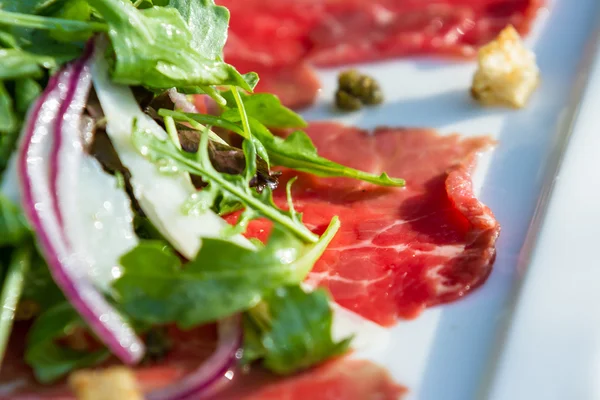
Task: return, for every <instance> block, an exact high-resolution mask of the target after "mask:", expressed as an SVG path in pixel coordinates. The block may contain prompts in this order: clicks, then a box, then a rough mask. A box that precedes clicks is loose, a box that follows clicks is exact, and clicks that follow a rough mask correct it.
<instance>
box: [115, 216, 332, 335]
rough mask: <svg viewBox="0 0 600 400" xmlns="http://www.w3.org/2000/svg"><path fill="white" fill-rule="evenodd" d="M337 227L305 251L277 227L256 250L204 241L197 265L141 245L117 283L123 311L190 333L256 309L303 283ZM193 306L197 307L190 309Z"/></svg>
mask: <svg viewBox="0 0 600 400" xmlns="http://www.w3.org/2000/svg"><path fill="white" fill-rule="evenodd" d="M338 228H339V221H337V219H335V220H333V221H332V224H331V225H330V227H329V229H328V230H327V232H326V233H325V234H324V235H323V237H322V238H321V239H320V241H319V242H317V243H316V244H314V245H312V246H304V245H303V243H302V242H301V241H299V240H298V239H297V238H295V237H294V236H293V235H290V234H289V233H287V232H286V231H285V230H284V229H282V228H281V227H280V226H278V225H275V228H274V230H273V233H272V234H271V237H270V239H269V242H268V243H267V245H266V246H264V247H262V248H260V249H259V250H257V251H254V250H250V249H247V248H243V247H240V246H238V245H236V244H234V243H232V242H230V241H227V240H221V239H209V238H204V239H203V242H202V247H201V248H200V252H199V253H198V255H197V257H196V259H195V260H193V261H191V262H189V263H187V264H186V265H185V266H183V267H182V265H181V261H180V259H179V258H178V257H177V256H176V255H175V254H173V252H172V251H171V250H170V249H169V248H168V247H166V246H165V245H164V244H162V243H160V242H142V243H141V244H140V245H139V246H138V247H137V248H135V249H133V250H132V251H131V252H130V253H128V254H126V255H125V256H123V258H122V259H121V265H122V267H123V275H122V276H121V277H120V278H119V279H117V280H116V281H115V282H114V283H113V287H114V289H115V291H116V292H117V294H118V296H117V298H118V301H119V303H120V305H121V307H122V308H123V309H124V310H125V311H126V312H127V313H128V314H129V315H130V316H132V317H133V318H134V319H135V320H138V321H140V322H145V323H151V324H163V323H171V322H175V323H177V324H178V325H180V326H182V327H184V328H189V327H192V326H195V325H198V324H202V323H206V322H211V321H216V320H219V319H221V318H224V317H227V316H230V315H232V314H234V313H236V312H239V311H243V310H246V309H248V308H250V307H253V306H255V305H256V304H257V303H258V302H259V301H260V300H261V299H262V297H263V296H265V294H267V293H268V292H270V291H272V290H274V289H275V288H277V287H279V286H281V285H284V284H293V283H298V282H300V281H302V280H303V279H304V277H305V276H306V274H308V272H309V271H310V269H311V268H312V266H313V264H314V262H315V261H316V259H317V258H318V257H319V256H320V255H321V254H322V253H323V251H324V250H325V248H326V247H327V245H328V244H329V243H330V241H331V239H332V238H333V236H334V235H335V233H336V231H337V229H338ZM190 304H194V305H195V306H194V307H190Z"/></svg>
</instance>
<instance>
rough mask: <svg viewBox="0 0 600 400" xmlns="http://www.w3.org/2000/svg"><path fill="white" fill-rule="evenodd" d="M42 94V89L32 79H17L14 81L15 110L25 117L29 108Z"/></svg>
mask: <svg viewBox="0 0 600 400" xmlns="http://www.w3.org/2000/svg"><path fill="white" fill-rule="evenodd" d="M41 93H42V87H41V86H40V84H39V83H37V82H36V81H35V80H33V79H17V80H16V81H15V109H16V111H17V112H18V113H19V114H21V115H25V113H27V110H28V109H29V106H30V105H31V104H32V103H33V102H34V101H35V99H37V97H38V96H39V95H40V94H41Z"/></svg>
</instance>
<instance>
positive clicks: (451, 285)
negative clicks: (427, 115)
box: [232, 123, 500, 325]
mask: <svg viewBox="0 0 600 400" xmlns="http://www.w3.org/2000/svg"><path fill="white" fill-rule="evenodd" d="M307 133H308V134H309V136H310V137H311V138H312V140H313V141H314V144H315V145H316V147H317V148H318V149H319V152H320V154H321V155H323V156H325V157H327V158H330V159H332V160H334V161H337V162H340V163H342V164H346V165H349V166H352V167H354V168H358V169H362V170H367V171H370V172H374V173H381V172H383V171H385V172H387V173H388V174H390V175H391V176H396V177H402V178H405V179H406V180H407V186H406V187H405V188H401V189H388V188H381V187H376V186H374V185H371V184H366V183H362V182H357V181H355V180H350V179H343V178H335V179H334V178H327V179H325V178H316V177H314V176H311V175H307V174H303V173H298V172H296V171H289V170H286V171H284V174H283V175H282V181H281V182H282V184H280V188H285V184H283V183H284V182H285V181H286V180H287V179H289V178H290V177H292V176H295V175H299V179H298V181H297V182H296V183H295V184H294V187H293V197H294V204H295V206H296V209H297V210H299V211H301V212H303V213H304V221H305V222H306V223H307V225H308V226H309V227H311V228H312V229H313V230H314V231H316V232H321V231H323V230H324V229H325V227H326V226H327V224H328V222H329V220H330V219H331V217H332V216H334V215H338V216H339V217H340V219H341V223H342V225H341V229H340V231H339V232H338V234H337V236H336V237H335V238H334V240H333V242H332V243H331V245H330V247H329V248H328V249H327V250H326V251H325V253H324V255H323V256H322V258H321V259H320V260H319V261H318V262H317V264H316V265H315V268H314V270H313V271H312V273H311V274H310V276H309V278H308V282H309V283H310V284H313V285H319V286H324V287H327V288H328V289H329V290H330V291H331V293H332V295H333V297H334V299H335V300H336V301H337V302H338V303H339V304H340V305H342V306H344V307H346V308H348V309H350V310H353V311H355V312H357V313H358V314H361V315H362V316H364V317H366V318H368V319H371V320H373V321H375V322H377V323H379V324H382V325H391V324H393V323H394V322H395V321H396V320H397V318H399V317H400V318H412V317H415V316H417V315H418V314H419V313H420V312H421V311H422V310H423V309H424V308H426V307H429V306H433V305H436V304H439V303H445V302H449V301H452V300H456V299H458V298H460V297H462V296H464V295H465V294H467V293H468V292H469V291H471V290H473V289H474V288H476V287H477V286H479V285H481V284H482V283H483V282H484V281H485V279H486V278H487V276H488V275H489V273H490V271H491V267H492V263H493V261H494V256H495V247H494V246H495V242H496V238H497V237H498V234H499V231H500V227H499V224H498V223H497V221H496V220H495V219H494V216H493V214H492V212H491V211H490V210H489V209H488V208H487V207H486V206H485V205H483V204H482V203H481V202H479V201H478V200H477V198H476V197H475V196H474V194H473V188H472V182H471V171H472V169H473V168H474V166H475V160H476V153H477V152H478V151H480V150H482V149H484V148H486V147H487V146H489V145H490V144H491V140H490V139H489V138H487V137H478V138H462V137H460V136H458V135H451V136H439V135H437V134H436V132H434V131H432V130H427V129H401V128H396V129H392V128H378V129H376V130H375V131H374V132H367V131H363V130H360V129H356V128H350V127H345V126H342V125H339V124H335V123H313V124H311V125H310V126H309V128H308V131H307ZM275 198H276V202H278V204H279V205H280V206H281V207H285V193H284V191H283V190H278V191H276V193H275ZM232 218H234V217H232ZM269 229H270V224H269V223H268V222H267V221H262V220H261V221H255V222H253V223H252V224H251V226H250V229H249V231H248V235H250V236H255V237H258V238H260V239H262V240H264V239H265V238H266V237H267V235H268V232H269Z"/></svg>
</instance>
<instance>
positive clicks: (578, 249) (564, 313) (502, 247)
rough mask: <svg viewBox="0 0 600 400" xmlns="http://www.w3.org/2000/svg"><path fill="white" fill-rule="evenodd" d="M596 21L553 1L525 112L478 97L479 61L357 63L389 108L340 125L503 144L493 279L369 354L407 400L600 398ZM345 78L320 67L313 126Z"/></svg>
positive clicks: (594, 4)
mask: <svg viewBox="0 0 600 400" xmlns="http://www.w3.org/2000/svg"><path fill="white" fill-rule="evenodd" d="M599 17H600V2H599V1H598V0H577V1H573V0H555V1H550V2H549V6H548V10H546V11H543V12H542V13H541V15H540V16H539V17H538V19H537V22H536V25H535V29H534V33H533V35H532V36H530V37H529V39H528V40H527V44H528V45H529V46H530V47H531V48H533V50H534V51H535V53H536V55H537V58H538V64H539V66H540V69H541V75H542V84H541V86H540V88H539V89H538V90H537V92H536V94H535V95H534V96H533V98H532V100H531V102H530V104H529V105H528V106H527V107H526V108H525V109H523V110H520V111H513V110H503V109H494V110H490V109H483V108H481V107H479V106H477V105H476V104H474V103H473V102H472V101H471V100H470V98H469V93H468V89H469V87H470V83H471V79H472V76H473V72H474V68H475V66H474V64H473V63H448V62H442V61H433V60H403V61H394V62H386V63H378V64H369V65H362V66H359V68H360V69H361V70H363V71H365V72H368V73H371V74H373V75H374V76H375V77H376V78H377V79H378V80H379V81H380V82H385V84H384V87H385V94H386V102H385V104H384V105H382V106H380V107H377V108H374V109H371V110H368V111H363V112H358V113H353V114H351V115H344V116H340V115H338V116H337V117H336V119H338V120H340V121H342V122H345V123H348V124H354V125H358V126H361V127H364V128H370V127H374V126H376V125H395V126H399V125H405V126H426V127H436V128H438V129H440V131H442V132H455V131H456V132H460V133H462V134H464V135H480V134H491V135H492V136H494V137H495V138H497V139H498V140H499V143H500V144H499V146H498V147H497V148H496V149H495V150H494V152H493V153H491V154H487V155H486V156H484V157H482V159H481V163H480V166H479V169H478V174H477V177H476V182H477V183H478V187H479V188H480V198H481V199H482V200H483V201H484V202H485V203H486V204H487V205H488V206H490V208H491V209H492V210H493V211H494V213H495V214H496V217H497V219H498V221H499V222H500V224H501V225H502V233H501V236H500V240H499V241H498V246H497V248H498V257H497V260H496V263H495V267H494V270H493V272H492V274H491V276H490V278H489V280H488V281H487V283H486V284H485V285H484V286H483V287H482V288H480V289H479V290H477V291H476V292H474V293H473V294H471V295H470V296H468V297H467V298H466V299H464V300H461V301H458V302H456V303H454V304H452V305H447V306H442V307H435V308H432V309H430V310H428V311H426V312H425V313H424V314H423V315H422V316H421V317H419V318H418V319H416V320H415V321H410V322H401V323H400V324H398V325H397V326H396V327H394V328H393V329H392V333H391V343H390V344H389V346H387V347H386V348H378V349H373V350H371V351H369V352H368V353H366V354H363V355H364V356H367V357H368V358H370V359H373V360H375V361H377V362H379V363H381V364H383V365H384V366H386V367H387V368H388V369H389V370H390V372H391V373H392V375H393V376H394V378H395V379H396V380H397V381H398V382H399V383H402V384H404V385H406V386H408V388H409V390H410V393H409V395H408V396H407V400H415V399H418V400H470V399H493V400H520V399H527V400H529V399H543V400H552V399H561V400H564V399H569V400H570V399H573V400H579V399H582V400H587V399H596V398H600V311H597V310H596V308H597V307H596V302H598V303H600V260H599V259H598V252H597V251H595V250H596V247H598V248H600V168H598V167H597V165H598V162H597V160H596V159H595V158H594V157H595V155H596V154H598V156H596V157H600V61H599V60H596V61H594V57H592V56H591V54H592V53H595V50H596V47H597V46H598V43H596V41H595V37H596V36H598V32H596V29H595V26H596V25H598V22H599V21H600V18H599ZM592 62H594V69H593V74H592V80H591V81H590V85H589V88H588V90H587V92H586V94H585V96H583V97H582V94H583V90H582V88H583V87H584V86H585V83H586V82H587V76H588V69H589V68H587V67H589V66H590V65H592ZM338 71H339V70H326V71H321V73H320V77H321V79H322V81H323V83H324V87H323V91H322V93H321V95H320V102H319V104H318V105H317V106H315V107H314V108H313V109H311V110H309V111H307V112H306V113H305V114H304V115H305V116H306V117H307V118H308V119H311V120H315V119H331V115H332V114H331V105H330V104H331V99H332V98H333V91H334V89H335V77H336V75H337V72H338ZM582 99H583V100H582ZM579 104H582V109H581V114H580V115H579V117H578V118H576V117H577V115H576V114H577V110H578V106H579ZM575 120H577V123H576V124H575V131H574V135H573V140H572V143H571V145H570V146H569V148H568V151H567V153H566V157H565V159H564V163H563V167H562V169H561V173H560V175H559V176H560V180H558V178H557V177H556V174H557V170H558V167H559V164H560V160H561V159H562V156H563V153H564V152H565V148H566V147H567V142H568V139H569V137H570V133H571V129H570V127H571V123H572V122H573V121H575ZM555 177H556V178H555ZM557 182H558V184H557ZM551 192H552V200H551V202H550V205H549V209H548V213H546V212H545V210H546V206H547V200H548V198H549V195H550V193H551ZM546 214H547V216H546V218H545V220H544V223H543V224H541V222H542V217H543V216H544V215H546ZM594 222H595V224H594ZM540 227H541V231H540ZM528 231H529V234H527V232H528ZM539 232H541V233H539ZM536 242H537V245H535V243H536ZM597 243H598V244H597ZM534 245H535V251H534V252H533V248H534ZM531 254H533V255H534V256H533V258H531V263H530V262H529V261H530V255H531ZM525 272H527V273H526V274H525Z"/></svg>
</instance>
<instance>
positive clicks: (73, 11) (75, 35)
mask: <svg viewBox="0 0 600 400" xmlns="http://www.w3.org/2000/svg"><path fill="white" fill-rule="evenodd" d="M91 16H92V7H90V5H89V4H88V2H87V0H64V4H63V5H62V7H60V8H59V9H58V10H57V11H56V12H55V13H54V14H52V17H54V18H61V19H66V20H70V21H89V20H90V18H91ZM52 37H53V38H55V39H58V40H60V41H64V42H69V41H79V40H87V39H88V38H89V32H86V31H83V32H63V31H56V32H53V33H52Z"/></svg>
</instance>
